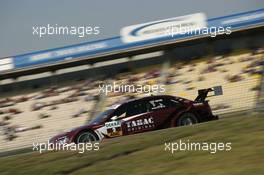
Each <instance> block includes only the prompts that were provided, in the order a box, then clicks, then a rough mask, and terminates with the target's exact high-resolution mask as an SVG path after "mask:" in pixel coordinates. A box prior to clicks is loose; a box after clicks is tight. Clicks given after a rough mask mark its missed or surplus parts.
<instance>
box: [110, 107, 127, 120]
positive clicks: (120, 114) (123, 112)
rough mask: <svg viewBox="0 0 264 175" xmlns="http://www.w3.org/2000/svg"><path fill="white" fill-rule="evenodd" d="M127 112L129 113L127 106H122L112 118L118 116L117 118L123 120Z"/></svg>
mask: <svg viewBox="0 0 264 175" xmlns="http://www.w3.org/2000/svg"><path fill="white" fill-rule="evenodd" d="M126 112H127V106H126V105H121V106H119V107H118V108H117V109H116V111H115V112H114V113H113V115H112V117H113V116H117V118H123V117H125V116H126Z"/></svg>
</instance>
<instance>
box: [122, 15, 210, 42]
mask: <svg viewBox="0 0 264 175" xmlns="http://www.w3.org/2000/svg"><path fill="white" fill-rule="evenodd" d="M206 26H207V22H206V16H205V14H204V13H196V14H191V15H186V16H180V17H176V18H169V19H165V20H160V21H154V22H149V23H144V24H138V25H132V26H127V27H124V28H122V29H121V31H120V34H121V36H122V40H123V42H125V43H130V42H138V41H144V40H149V39H155V38H161V37H166V36H170V35H171V29H172V28H173V30H174V31H176V29H179V28H186V27H189V28H192V29H193V30H197V29H201V28H203V27H206Z"/></svg>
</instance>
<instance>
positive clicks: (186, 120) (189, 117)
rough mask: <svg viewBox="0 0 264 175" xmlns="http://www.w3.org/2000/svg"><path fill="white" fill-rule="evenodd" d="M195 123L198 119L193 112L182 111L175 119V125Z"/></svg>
mask: <svg viewBox="0 0 264 175" xmlns="http://www.w3.org/2000/svg"><path fill="white" fill-rule="evenodd" d="M196 123H198V119H197V117H196V116H195V115H194V114H193V113H184V114H182V115H181V116H180V117H179V119H178V120H177V126H187V125H193V124H196Z"/></svg>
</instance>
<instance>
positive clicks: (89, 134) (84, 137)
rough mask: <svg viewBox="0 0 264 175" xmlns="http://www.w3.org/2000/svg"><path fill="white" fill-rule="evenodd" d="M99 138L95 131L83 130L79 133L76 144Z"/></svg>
mask: <svg viewBox="0 0 264 175" xmlns="http://www.w3.org/2000/svg"><path fill="white" fill-rule="evenodd" d="M98 140H99V138H98V136H97V134H95V133H94V132H93V131H82V132H80V133H79V134H78V135H77V137H76V139H75V142H76V144H78V143H88V142H94V141H98Z"/></svg>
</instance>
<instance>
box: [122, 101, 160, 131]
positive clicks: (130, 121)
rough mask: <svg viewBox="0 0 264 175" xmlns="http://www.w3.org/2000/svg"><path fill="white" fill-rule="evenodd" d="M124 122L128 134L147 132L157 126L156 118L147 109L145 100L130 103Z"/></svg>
mask: <svg viewBox="0 0 264 175" xmlns="http://www.w3.org/2000/svg"><path fill="white" fill-rule="evenodd" d="M122 123H123V125H122V126H123V131H124V133H125V134H126V135H128V134H135V133H140V132H146V131H150V130H153V129H154V128H155V123H154V118H153V117H152V116H151V114H150V113H149V111H148V110H147V108H146V104H145V101H143V100H137V101H133V102H130V103H128V106H127V113H126V116H125V117H124V118H123V119H122Z"/></svg>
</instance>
